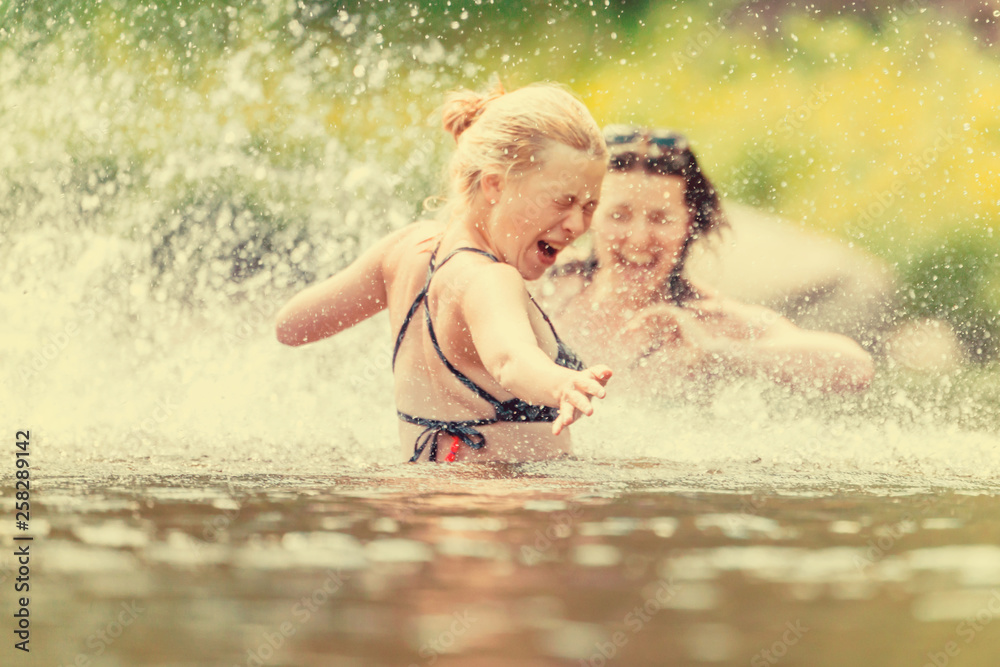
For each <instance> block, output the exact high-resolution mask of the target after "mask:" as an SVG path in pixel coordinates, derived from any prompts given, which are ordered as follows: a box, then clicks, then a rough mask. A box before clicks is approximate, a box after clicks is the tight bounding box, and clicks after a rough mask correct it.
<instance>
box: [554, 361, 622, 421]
mask: <svg viewBox="0 0 1000 667" xmlns="http://www.w3.org/2000/svg"><path fill="white" fill-rule="evenodd" d="M611 374H612V373H611V369H610V368H608V367H607V366H604V365H597V366H591V367H590V368H585V369H584V370H582V371H574V372H573V374H572V377H571V378H570V379H569V380H567V382H566V383H565V384H564V385H563V386H562V388H561V389H560V392H559V416H558V417H557V418H556V420H555V421H554V422H553V423H552V433H553V434H554V435H559V434H560V433H562V430H563V429H564V428H566V427H567V426H569V425H570V424H572V423H573V422H575V421H576V420H577V419H579V418H580V416H581V415H587V416H588V417H589V416H590V415H592V414H594V406H592V405H591V404H590V402H591V399H592V398H604V397H605V396H606V395H607V392H606V391H605V390H604V387H605V385H607V383H608V380H610V379H611Z"/></svg>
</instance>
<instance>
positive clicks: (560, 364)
mask: <svg viewBox="0 0 1000 667" xmlns="http://www.w3.org/2000/svg"><path fill="white" fill-rule="evenodd" d="M443 121H444V128H445V130H446V131H448V132H449V133H450V134H451V135H452V136H453V137H454V138H455V140H456V149H455V152H454V154H453V156H452V158H451V162H450V166H449V195H448V201H449V205H448V206H447V207H446V208H445V209H444V213H443V215H442V216H441V218H442V219H439V220H430V221H423V222H418V223H415V224H413V225H410V226H408V227H406V228H404V229H401V230H399V231H397V232H395V233H393V234H390V235H389V236H387V237H385V238H383V239H382V240H381V241H379V242H378V243H376V244H375V246H374V247H372V248H370V249H369V250H368V251H366V252H365V253H364V254H363V255H362V256H361V257H359V258H358V259H357V260H356V261H355V262H354V263H353V264H351V265H350V266H349V267H347V268H346V269H344V270H343V271H341V272H340V273H338V274H336V275H334V276H333V277H331V278H329V279H327V280H326V281H324V282H322V283H319V284H317V285H315V286H312V287H309V288H308V289H306V290H304V291H303V292H301V293H300V294H298V295H297V296H295V297H294V298H293V299H292V300H291V301H290V302H289V303H288V304H287V305H286V306H285V307H284V308H283V309H282V310H281V312H279V313H278V317H277V334H278V339H279V340H280V341H281V342H282V343H285V344H287V345H302V344H305V343H310V342H313V341H317V340H320V339H323V338H326V337H328V336H332V335H334V334H336V333H338V332H340V331H343V330H344V329H346V328H348V327H351V326H353V325H355V324H357V323H358V322H361V321H362V320H364V319H366V318H368V317H371V316H372V315H374V314H376V313H378V312H380V311H381V310H382V309H384V308H388V309H389V319H390V322H391V324H392V328H393V331H394V332H396V336H395V349H394V353H393V355H394V356H393V368H394V373H395V397H396V406H397V409H398V414H399V418H400V425H399V435H400V440H401V441H402V443H403V446H404V447H405V448H406V450H407V452H408V453H412V456H411V458H410V460H411V461H418V460H422V458H423V459H429V460H431V461H435V460H438V458H439V452H441V451H442V450H444V451H445V452H446V453H445V456H444V458H445V459H446V460H448V461H454V460H456V459H460V460H464V461H485V460H508V461H510V460H538V459H549V458H555V457H559V456H563V455H565V454H567V453H569V452H570V449H571V444H570V439H569V432H568V430H567V429H566V427H567V426H569V425H570V424H571V423H573V422H574V421H576V420H577V419H578V418H579V417H580V415H590V414H592V413H593V407H592V405H591V400H592V398H593V397H598V398H601V397H604V395H605V389H604V385H605V383H606V382H607V381H608V379H609V378H610V377H611V371H610V369H609V368H607V367H606V366H593V367H590V368H585V367H584V365H583V364H582V363H581V362H580V360H579V359H578V358H577V357H576V355H574V354H573V353H572V352H571V351H570V350H569V349H568V348H567V347H566V346H565V345H564V344H563V342H562V341H561V340H560V338H559V337H558V336H557V335H556V332H555V329H554V328H553V326H552V324H551V322H550V321H549V319H548V318H547V317H546V315H545V314H544V313H543V312H542V311H541V309H540V308H539V307H538V306H537V304H535V303H534V301H533V300H532V298H531V296H530V295H529V294H528V291H527V289H526V287H525V282H524V281H525V280H535V279H537V278H539V277H541V276H542V275H543V274H544V273H545V272H546V271H547V270H548V269H549V268H550V267H552V266H553V265H554V264H555V261H556V258H557V256H558V254H559V252H560V251H561V250H562V249H563V248H565V247H566V246H568V245H569V244H570V243H572V242H573V241H574V240H575V239H576V238H577V237H578V236H580V235H581V234H583V233H584V232H585V231H587V229H588V228H589V227H590V221H591V216H592V215H593V212H594V209H595V207H596V206H597V198H598V193H599V192H600V188H601V181H602V179H603V178H604V172H605V168H606V165H607V156H608V154H607V148H606V146H605V144H604V140H603V137H602V136H601V132H600V130H599V128H598V127H597V125H596V123H595V122H594V120H593V118H592V117H591V116H590V113H589V112H588V111H587V109H586V108H585V107H584V106H583V104H582V103H581V102H580V101H579V100H577V99H576V98H575V97H573V96H572V95H571V94H569V93H568V92H566V91H565V90H563V89H562V88H560V87H557V86H554V85H547V84H536V85H532V86H527V87H525V88H521V89H519V90H516V91H514V92H511V93H503V91H502V90H497V91H494V92H493V93H490V94H485V95H482V94H477V93H473V92H470V91H460V92H457V93H453V94H452V95H451V96H449V98H448V99H447V101H446V103H445V107H444V112H443ZM425 452H426V456H424V454H425Z"/></svg>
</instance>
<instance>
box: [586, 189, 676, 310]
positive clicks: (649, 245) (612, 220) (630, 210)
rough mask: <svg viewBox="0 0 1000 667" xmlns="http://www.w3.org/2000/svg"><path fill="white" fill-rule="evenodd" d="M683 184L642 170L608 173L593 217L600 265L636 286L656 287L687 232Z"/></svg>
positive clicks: (666, 271)
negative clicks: (599, 203)
mask: <svg viewBox="0 0 1000 667" xmlns="http://www.w3.org/2000/svg"><path fill="white" fill-rule="evenodd" d="M685 188H686V183H685V181H684V178H683V177H681V176H659V175H655V174H648V173H646V172H645V171H643V170H641V169H636V170H632V171H625V172H611V173H609V174H608V175H607V176H606V177H605V179H604V186H603V188H602V189H601V205H600V207H599V208H598V209H597V211H596V213H595V217H594V252H595V255H596V257H597V261H598V262H599V263H600V265H601V266H603V267H608V268H611V269H613V270H614V271H615V272H616V273H618V274H620V275H622V276H623V277H624V278H626V279H628V280H629V281H630V282H631V283H632V285H633V286H635V287H639V288H646V289H650V290H653V289H659V288H660V287H661V286H662V285H663V283H664V281H666V280H667V278H668V277H669V276H670V272H671V271H673V269H674V266H675V265H676V264H677V260H678V258H679V257H680V252H681V249H682V248H683V246H684V242H685V240H687V237H688V234H689V233H690V229H691V213H690V211H689V210H688V207H687V204H686V203H685V201H684V192H685Z"/></svg>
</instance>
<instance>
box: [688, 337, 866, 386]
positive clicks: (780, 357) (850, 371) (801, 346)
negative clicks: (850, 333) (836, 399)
mask: <svg viewBox="0 0 1000 667" xmlns="http://www.w3.org/2000/svg"><path fill="white" fill-rule="evenodd" d="M706 351H707V352H709V354H710V356H711V357H713V358H714V359H715V360H717V361H719V362H721V363H723V364H725V365H730V366H732V367H733V368H734V370H742V371H743V372H744V373H746V374H753V373H759V374H761V375H763V376H765V377H767V378H769V379H771V380H773V381H776V382H781V383H783V384H787V385H789V386H792V387H795V388H800V389H810V388H811V389H819V390H822V391H833V392H839V393H848V392H857V391H864V390H865V389H867V388H868V386H869V385H870V384H871V381H872V378H873V377H874V375H875V366H874V364H873V363H872V358H871V355H869V354H868V353H867V352H865V351H864V350H863V349H862V348H861V346H860V345H858V344H857V343H856V342H854V341H853V340H851V339H850V338H848V337H846V336H842V335H840V334H835V333H830V332H827V331H809V330H806V329H800V328H799V327H797V326H795V325H794V324H792V323H791V322H789V321H788V320H786V319H784V318H781V319H780V320H778V321H776V322H774V324H772V325H771V327H770V329H769V330H768V331H767V332H766V333H765V334H764V335H763V336H761V337H760V338H758V339H751V340H745V341H743V340H736V341H734V340H726V339H720V340H719V341H718V343H717V344H716V345H714V346H710V347H709V348H708V349H707V350H706Z"/></svg>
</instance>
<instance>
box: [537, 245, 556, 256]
mask: <svg viewBox="0 0 1000 667" xmlns="http://www.w3.org/2000/svg"><path fill="white" fill-rule="evenodd" d="M538 249H539V250H541V251H542V254H543V255H544V256H545V257H547V258H550V259H551V258H554V257H555V256H556V255H557V254H559V250H558V249H557V248H553V247H552V246H550V245H549V244H548V243H546V242H545V241H539V242H538Z"/></svg>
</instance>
